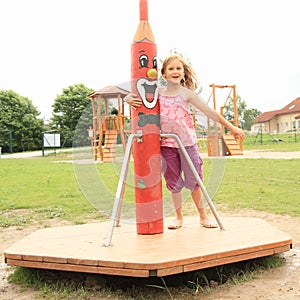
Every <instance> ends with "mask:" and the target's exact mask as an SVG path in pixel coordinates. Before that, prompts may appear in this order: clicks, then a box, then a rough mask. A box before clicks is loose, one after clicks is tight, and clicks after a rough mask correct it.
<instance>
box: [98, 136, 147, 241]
mask: <svg viewBox="0 0 300 300" xmlns="http://www.w3.org/2000/svg"><path fill="white" fill-rule="evenodd" d="M141 137H142V134H141V133H139V134H131V135H130V136H129V137H128V140H127V145H126V150H125V154H124V160H123V164H122V169H121V172H120V178H119V183H118V187H117V192H116V197H115V202H114V206H113V211H112V214H111V218H110V224H109V229H108V234H107V237H106V241H105V242H104V243H103V246H104V247H108V246H111V240H112V235H113V231H114V228H115V222H116V220H117V219H118V216H119V215H120V205H121V202H122V199H121V195H122V189H123V185H124V184H125V183H126V176H127V170H128V164H129V160H130V152H131V147H132V144H133V140H134V139H135V138H141Z"/></svg>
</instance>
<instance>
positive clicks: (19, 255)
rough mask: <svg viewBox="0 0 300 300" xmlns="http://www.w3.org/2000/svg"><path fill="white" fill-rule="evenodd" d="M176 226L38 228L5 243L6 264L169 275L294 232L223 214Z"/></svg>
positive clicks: (238, 256)
mask: <svg viewBox="0 0 300 300" xmlns="http://www.w3.org/2000/svg"><path fill="white" fill-rule="evenodd" d="M184 221H185V223H184V225H183V227H182V228H180V229H178V230H168V229H167V228H166V226H167V224H168V222H169V220H168V219H165V220H164V223H165V230H164V233H162V234H158V235H138V234H137V233H136V229H135V225H132V224H121V226H120V227H116V228H115V230H114V235H113V238H112V245H111V246H109V247H104V246H103V242H104V241H105V239H106V236H107V232H108V227H109V223H108V222H104V223H93V224H85V225H75V226H63V227H54V228H46V229H41V230H38V231H36V232H34V233H32V234H30V235H28V236H27V237H25V238H24V239H22V240H20V241H19V242H17V243H16V244H14V245H12V246H11V247H10V248H8V249H7V250H6V251H5V253H4V257H5V262H6V263H7V264H8V265H13V266H23V267H30V268H42V269H55V270H65V271H73V272H86V273H98V274H107V275H121V276H132V277H149V276H167V275H172V274H178V273H182V272H189V271H194V270H200V269H204V268H208V267H213V266H218V265H224V264H228V263H233V262H238V261H243V260H248V259H252V258H258V257H263V256H268V255H272V254H275V253H281V252H285V251H289V249H290V248H291V246H292V238H291V236H289V235H288V234H286V233H284V232H282V231H280V230H279V229H277V228H275V227H273V226H271V225H270V224H268V223H267V222H265V221H264V220H262V219H257V218H223V219H222V222H223V224H224V225H225V228H226V230H220V229H219V228H216V229H205V228H203V227H201V226H200V225H199V223H198V218H196V217H185V220H184Z"/></svg>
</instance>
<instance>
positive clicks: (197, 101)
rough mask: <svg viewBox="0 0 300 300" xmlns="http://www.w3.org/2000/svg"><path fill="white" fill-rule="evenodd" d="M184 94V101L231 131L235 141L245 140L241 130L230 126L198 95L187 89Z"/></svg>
mask: <svg viewBox="0 0 300 300" xmlns="http://www.w3.org/2000/svg"><path fill="white" fill-rule="evenodd" d="M184 93H185V99H186V100H187V101H189V102H190V103H191V104H192V105H193V106H194V107H195V108H197V109H198V110H200V111H202V112H203V113H204V114H205V115H206V116H207V117H208V118H209V119H211V120H213V121H216V122H218V123H220V124H222V125H223V126H225V127H226V128H227V129H228V130H229V131H231V133H232V134H233V135H234V137H235V138H236V139H241V140H243V139H245V133H244V131H243V130H242V129H240V128H238V127H236V126H234V125H232V124H231V123H230V122H228V121H227V120H226V119H225V118H224V117H222V116H221V115H220V114H219V113H217V112H216V111H215V110H213V109H212V108H210V107H209V106H208V105H207V104H206V103H205V102H204V100H203V99H202V98H201V97H200V96H199V95H197V94H195V93H194V92H193V91H192V90H189V89H184Z"/></svg>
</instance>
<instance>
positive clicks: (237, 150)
mask: <svg viewBox="0 0 300 300" xmlns="http://www.w3.org/2000/svg"><path fill="white" fill-rule="evenodd" d="M223 141H224V143H225V146H226V149H227V151H228V155H242V154H243V151H242V149H241V145H240V144H239V143H238V141H237V140H236V139H235V138H234V136H233V135H232V134H231V133H227V134H224V135H223Z"/></svg>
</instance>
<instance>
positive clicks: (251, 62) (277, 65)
mask: <svg viewBox="0 0 300 300" xmlns="http://www.w3.org/2000/svg"><path fill="white" fill-rule="evenodd" d="M148 6H149V22H150V24H151V27H152V30H153V33H154V36H155V39H156V43H157V48H158V57H159V58H163V57H164V56H166V55H167V54H168V53H169V52H170V50H171V49H174V48H175V49H176V50H177V51H178V52H180V53H182V54H183V55H184V56H185V57H186V58H188V59H189V61H190V62H191V63H192V65H193V67H194V68H195V70H196V72H197V74H198V77H199V80H200V85H201V86H202V88H203V93H202V96H203V97H204V98H208V97H209V96H210V93H211V88H210V87H209V85H210V84H211V83H215V84H221V85H232V84H235V85H236V88H237V93H238V94H239V95H240V96H241V98H242V99H243V100H244V101H246V103H247V107H248V108H257V109H259V110H261V111H262V112H264V111H268V110H275V109H280V108H282V107H283V106H285V105H287V104H288V103H289V102H291V101H292V100H294V99H295V98H296V97H300V57H299V56H300V43H299V21H298V19H299V1H298V0H184V1H183V0H148ZM138 22H139V0H107V1H104V0H0V31H1V46H0V54H1V55H0V89H4V90H9V89H11V90H14V91H15V92H17V93H19V94H21V95H22V96H26V97H28V98H29V99H30V100H32V102H33V104H34V105H35V106H36V107H37V108H38V109H39V111H40V112H41V116H42V117H44V118H45V119H48V118H49V117H50V116H51V111H52V109H51V105H52V104H53V101H54V99H55V98H56V95H57V94H61V92H62V89H63V88H66V87H68V86H69V85H74V84H76V83H83V84H85V85H86V86H87V87H89V88H91V89H93V90H98V89H101V88H103V87H105V86H107V85H118V84H122V83H124V82H127V81H129V80H130V60H131V58H130V47H131V43H132V40H133V36H134V34H135V31H136V28H137V24H138ZM228 92H229V90H227V91H226V92H225V94H220V95H218V101H219V102H220V103H222V102H224V101H225V100H226V97H227V94H228Z"/></svg>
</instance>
